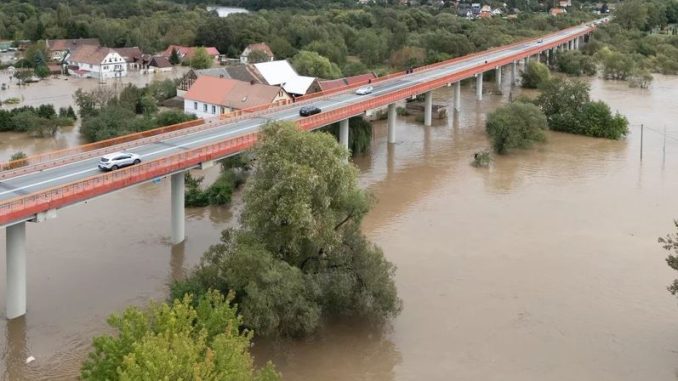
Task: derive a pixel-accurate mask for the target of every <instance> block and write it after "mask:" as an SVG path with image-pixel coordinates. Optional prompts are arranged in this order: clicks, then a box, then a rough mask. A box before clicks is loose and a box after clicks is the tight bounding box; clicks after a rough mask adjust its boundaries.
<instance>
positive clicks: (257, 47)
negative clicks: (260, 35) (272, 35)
mask: <svg viewBox="0 0 678 381" xmlns="http://www.w3.org/2000/svg"><path fill="white" fill-rule="evenodd" d="M253 52H259V53H261V54H262V55H263V56H265V57H267V58H266V60H265V61H273V60H274V59H275V57H274V56H273V51H272V50H271V48H270V47H269V46H268V45H267V44H266V43H263V42H261V43H258V44H249V45H247V47H246V48H245V50H243V51H242V53H241V54H240V63H242V64H248V63H254V62H251V60H250V54H252V53H253Z"/></svg>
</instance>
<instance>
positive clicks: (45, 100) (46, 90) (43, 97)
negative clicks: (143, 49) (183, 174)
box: [0, 66, 189, 162]
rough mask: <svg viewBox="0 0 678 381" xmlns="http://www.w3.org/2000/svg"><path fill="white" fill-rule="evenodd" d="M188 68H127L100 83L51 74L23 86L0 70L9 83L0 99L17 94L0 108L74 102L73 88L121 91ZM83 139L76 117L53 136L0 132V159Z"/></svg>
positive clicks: (0, 80)
mask: <svg viewBox="0 0 678 381" xmlns="http://www.w3.org/2000/svg"><path fill="white" fill-rule="evenodd" d="M188 70H189V68H187V67H182V66H175V67H174V69H173V70H172V71H170V72H163V73H152V74H142V73H141V72H140V71H130V72H129V73H128V75H127V76H126V77H123V78H121V79H118V80H113V79H111V80H107V81H106V82H104V83H101V82H99V81H98V80H96V79H93V78H73V77H68V76H55V77H49V78H46V79H44V80H42V81H40V82H36V83H31V84H28V85H26V86H18V85H16V81H15V80H13V81H10V79H9V76H10V74H9V72H8V71H6V70H4V71H1V72H0V83H7V84H10V86H9V88H8V89H7V90H0V100H1V101H5V100H7V99H9V98H19V99H21V100H22V101H21V103H19V104H16V105H10V104H3V105H2V106H1V107H0V108H6V109H11V108H14V107H21V106H40V105H42V104H52V105H54V108H55V110H57V111H58V110H59V108H60V107H68V106H73V108H75V109H76V111H77V106H76V105H75V102H74V101H73V94H75V91H76V90H77V89H82V90H83V91H91V90H93V89H95V88H97V87H100V86H105V87H110V88H112V89H114V90H115V91H116V92H117V91H121V90H122V88H123V87H124V86H125V85H127V84H133V85H135V86H139V87H143V86H145V85H147V84H149V83H151V82H153V81H161V80H164V79H168V78H169V79H174V78H179V77H181V76H183V75H184V74H185V73H186V72H187V71H188ZM83 143H85V142H84V141H83V140H82V139H81V137H80V120H78V121H76V124H75V125H74V126H70V127H64V128H61V129H60V130H59V131H58V132H57V133H56V135H55V136H53V137H49V138H40V139H36V138H33V137H30V136H29V135H28V134H25V133H18V132H0V162H1V161H5V160H7V159H9V157H10V156H12V155H13V154H14V153H16V152H19V151H23V152H24V153H26V154H28V155H32V154H36V153H40V152H47V151H53V150H58V149H63V148H67V147H72V146H74V145H78V144H83Z"/></svg>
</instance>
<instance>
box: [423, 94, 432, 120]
mask: <svg viewBox="0 0 678 381" xmlns="http://www.w3.org/2000/svg"><path fill="white" fill-rule="evenodd" d="M432 114H433V91H429V92H427V93H426V94H424V126H430V125H431V119H432Z"/></svg>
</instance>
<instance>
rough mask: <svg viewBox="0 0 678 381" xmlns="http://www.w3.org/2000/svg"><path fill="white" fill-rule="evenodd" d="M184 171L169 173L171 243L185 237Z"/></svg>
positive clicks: (180, 240)
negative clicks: (170, 188)
mask: <svg viewBox="0 0 678 381" xmlns="http://www.w3.org/2000/svg"><path fill="white" fill-rule="evenodd" d="M185 177H186V172H180V173H175V174H173V175H171V183H172V184H171V186H172V245H176V244H178V243H181V242H183V241H184V239H186V232H185V227H186V211H185V209H184V193H185V191H186V189H185V185H184V178H185Z"/></svg>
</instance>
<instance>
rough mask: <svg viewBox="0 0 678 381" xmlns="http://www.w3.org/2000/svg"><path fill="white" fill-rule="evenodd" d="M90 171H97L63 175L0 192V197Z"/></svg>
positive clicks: (96, 169)
mask: <svg viewBox="0 0 678 381" xmlns="http://www.w3.org/2000/svg"><path fill="white" fill-rule="evenodd" d="M91 171H98V168H90V169H86V170H84V171H80V172H74V173H69V174H68V175H63V176H59V177H55V178H51V179H47V180H43V181H40V182H37V183H33V184H30V185H24V186H21V187H17V188H14V189H12V190H8V191H4V192H0V196H3V195H6V194H9V193H14V192H16V191H20V190H23V189H26V188H31V187H34V186H37V185H43V184H47V183H51V182H53V181H59V180H63V179H67V178H69V177H73V176H77V175H82V174H83V173H87V172H91Z"/></svg>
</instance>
